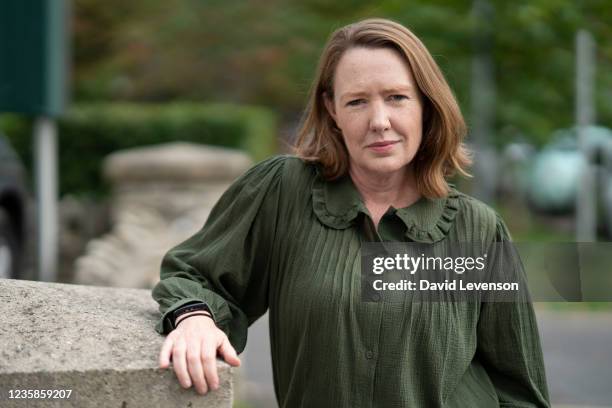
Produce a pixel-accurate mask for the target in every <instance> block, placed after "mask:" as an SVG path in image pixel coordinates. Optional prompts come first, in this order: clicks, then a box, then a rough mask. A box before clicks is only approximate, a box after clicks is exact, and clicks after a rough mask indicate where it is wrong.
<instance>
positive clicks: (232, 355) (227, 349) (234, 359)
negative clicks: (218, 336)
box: [219, 337, 240, 367]
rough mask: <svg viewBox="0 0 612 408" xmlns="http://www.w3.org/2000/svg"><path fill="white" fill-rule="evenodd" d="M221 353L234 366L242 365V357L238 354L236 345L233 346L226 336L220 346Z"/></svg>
mask: <svg viewBox="0 0 612 408" xmlns="http://www.w3.org/2000/svg"><path fill="white" fill-rule="evenodd" d="M219 353H221V355H222V356H223V359H224V360H225V362H226V363H227V364H229V365H231V366H234V367H238V366H239V365H240V359H239V358H238V355H237V354H236V350H234V347H232V345H231V343H230V342H229V340H228V338H227V337H224V339H223V342H222V343H221V346H219Z"/></svg>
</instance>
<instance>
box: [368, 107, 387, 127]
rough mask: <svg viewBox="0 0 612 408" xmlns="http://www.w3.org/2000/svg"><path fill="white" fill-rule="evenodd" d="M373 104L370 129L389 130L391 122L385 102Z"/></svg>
mask: <svg viewBox="0 0 612 408" xmlns="http://www.w3.org/2000/svg"><path fill="white" fill-rule="evenodd" d="M371 106H372V108H371V113H370V115H371V116H370V130H371V131H372V132H376V133H380V132H384V131H387V130H389V129H390V128H391V123H390V121H389V113H388V112H387V109H386V107H385V105H384V103H373V104H372V105H371Z"/></svg>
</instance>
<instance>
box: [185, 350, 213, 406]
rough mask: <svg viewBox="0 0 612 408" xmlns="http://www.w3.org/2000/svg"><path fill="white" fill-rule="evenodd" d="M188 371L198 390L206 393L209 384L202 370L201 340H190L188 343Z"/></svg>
mask: <svg viewBox="0 0 612 408" xmlns="http://www.w3.org/2000/svg"><path fill="white" fill-rule="evenodd" d="M187 371H188V372H189V375H190V376H191V382H192V383H193V385H194V387H195V389H196V391H197V392H198V393H200V394H206V392H207V391H208V385H207V384H206V380H205V378H204V372H203V371H202V358H201V349H200V342H199V341H190V342H189V343H188V344H187Z"/></svg>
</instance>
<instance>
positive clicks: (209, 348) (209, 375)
mask: <svg viewBox="0 0 612 408" xmlns="http://www.w3.org/2000/svg"><path fill="white" fill-rule="evenodd" d="M202 365H203V367H204V375H205V376H206V382H207V383H208V387H209V388H210V389H211V390H216V389H217V388H219V377H218V376H217V348H216V346H215V344H214V343H213V342H207V341H206V340H204V341H203V342H202Z"/></svg>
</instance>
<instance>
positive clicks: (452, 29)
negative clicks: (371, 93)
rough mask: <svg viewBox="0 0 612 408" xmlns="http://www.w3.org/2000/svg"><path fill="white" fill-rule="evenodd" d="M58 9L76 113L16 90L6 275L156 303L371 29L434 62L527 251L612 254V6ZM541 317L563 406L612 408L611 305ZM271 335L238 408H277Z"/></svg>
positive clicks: (472, 187)
mask: <svg viewBox="0 0 612 408" xmlns="http://www.w3.org/2000/svg"><path fill="white" fill-rule="evenodd" d="M43 3H44V2H43ZM58 4H62V7H64V8H63V9H62V13H60V14H61V15H59V17H57V18H58V20H56V21H59V22H61V23H62V24H61V28H62V29H63V33H62V35H60V36H58V37H57V38H56V39H55V40H54V41H57V44H55V45H53V43H51V45H50V46H49V48H48V49H47V58H51V59H53V57H54V56H57V55H55V54H54V53H57V54H61V55H60V56H61V58H59V62H52V63H51V65H49V66H50V67H51V68H48V70H52V69H57V68H52V67H60V68H61V70H60V71H61V72H55V71H54V72H46V71H45V69H46V68H44V69H43V71H45V72H43V74H44V75H47V74H48V76H49V78H55V77H54V75H56V77H57V78H61V79H62V80H64V81H65V86H62V87H61V89H56V90H51V91H49V92H51V93H53V92H56V93H58V94H59V95H60V96H59V99H60V102H57V103H55V105H53V103H51V105H53V106H52V108H49V109H30V108H24V107H23V106H22V105H19V103H17V102H16V101H15V96H14V95H15V94H16V93H15V92H13V94H10V93H4V94H3V93H2V92H0V133H1V134H2V135H1V136H0V154H1V156H0V157H1V159H2V160H1V163H0V188H2V190H0V278H2V277H14V278H22V279H44V280H55V281H59V282H68V283H82V284H93V285H106V286H123V287H152V285H154V284H155V282H156V279H157V275H158V266H157V265H158V264H159V260H160V258H161V255H162V254H163V252H164V251H165V250H167V249H169V248H170V247H171V246H172V245H174V244H175V243H178V242H180V241H181V240H182V239H184V238H186V237H187V236H189V235H190V234H191V233H193V232H195V230H197V229H198V228H199V227H200V226H201V225H202V224H203V222H204V221H205V219H206V216H207V215H208V211H209V210H210V207H211V206H212V204H213V203H214V202H215V200H216V198H217V197H218V196H219V194H220V193H221V192H222V191H223V189H224V188H226V187H227V185H229V183H231V180H232V179H233V178H234V177H236V176H237V175H239V174H240V173H241V172H243V171H244V170H245V169H247V168H248V167H249V166H250V165H251V163H254V162H256V161H259V160H261V159H264V158H266V157H268V156H270V155H273V154H277V153H283V152H288V151H289V146H290V145H291V143H292V141H293V138H294V136H295V133H296V129H297V127H298V124H299V120H300V115H301V113H302V110H303V108H304V103H305V101H306V98H307V95H308V91H309V85H310V82H311V80H312V78H313V76H314V72H315V68H316V64H317V58H318V56H319V54H320V52H321V50H322V47H323V45H324V43H325V40H326V39H327V37H328V36H329V34H330V33H331V32H332V31H333V30H334V29H336V28H338V27H340V26H342V25H344V24H347V23H350V22H353V21H356V20H358V19H362V18H367V17H387V18H391V19H394V20H396V21H398V22H400V23H402V24H404V25H406V26H407V27H409V28H410V29H411V30H413V31H414V32H415V33H416V34H417V35H418V36H419V37H420V38H421V39H422V41H423V42H424V43H425V45H426V46H427V47H428V48H429V50H430V52H431V53H432V55H433V56H434V58H435V59H436V61H437V62H438V64H439V65H440V67H441V68H442V70H443V72H444V74H445V75H446V78H447V80H448V82H449V83H450V85H451V87H452V89H453V90H454V91H455V94H456V97H457V99H458V101H459V103H460V105H461V108H462V111H463V113H464V116H465V118H466V121H467V123H468V125H469V128H470V134H469V137H468V140H467V141H468V143H469V144H470V146H471V148H472V149H473V150H474V151H475V166H474V168H473V174H474V177H473V178H471V179H457V180H454V182H455V183H456V184H457V185H458V187H459V189H461V190H462V191H465V192H467V193H469V194H472V195H474V196H476V197H478V198H480V199H482V200H483V201H486V202H487V203H488V204H490V205H492V206H493V207H494V208H495V209H496V210H497V211H499V212H500V214H501V215H502V216H503V218H504V219H505V221H506V222H507V224H508V226H509V228H510V231H511V232H512V235H513V238H514V240H515V241H522V242H530V241H533V242H536V241H537V242H549V241H550V242H575V241H580V242H594V241H600V242H606V241H610V238H612V173H611V172H612V131H611V130H610V129H609V128H612V103H611V102H612V5H611V4H610V3H609V2H606V1H598V0H583V1H578V2H576V1H559V0H531V1H518V2H506V1H500V0H490V1H485V0H474V1H459V0H448V1H425V0H419V1H409V2H406V1H395V0H385V1H379V2H376V3H375V4H374V3H373V2H367V1H358V0H357V1H341V0H339V1H335V2H328V1H322V0H302V1H299V2H281V1H277V0H261V1H252V2H242V1H234V0H224V1H217V0H208V1H203V0H163V1H161V0H146V1H145V0H131V1H119V0H105V1H100V0H73V1H72V2H61V1H57V2H49V3H48V5H47V6H48V7H50V9H53V8H54V7H57V5H58ZM1 7H2V6H0V12H2V10H1ZM21 12H22V14H23V13H25V14H23V15H24V16H25V17H26V20H24V21H26V24H25V25H23V26H20V27H16V28H15V27H13V29H12V31H11V30H10V29H9V28H7V27H8V26H7V25H6V24H5V25H4V28H3V29H2V30H4V31H0V34H1V35H2V36H3V39H0V43H1V44H4V48H0V67H4V68H0V81H4V83H2V85H3V86H6V85H7V84H8V85H12V86H13V87H14V88H17V90H19V87H20V86H21V85H19V86H17V85H16V82H13V83H10V82H7V81H10V79H11V78H15V77H18V75H16V72H17V73H19V71H20V70H23V71H24V72H25V71H26V70H27V69H30V68H32V66H37V67H39V68H40V66H41V65H40V64H38V65H36V64H37V62H36V60H29V61H25V60H24V61H25V62H24V61H21V62H20V64H22V65H21V66H18V67H17V68H15V66H16V64H13V65H11V64H10V60H9V59H7V58H8V57H9V56H11V55H17V53H18V51H19V47H17V48H16V49H12V48H11V47H10V46H8V45H7V44H15V43H16V44H19V41H21V40H22V38H17V36H19V35H24V36H26V34H24V33H27V32H28V30H29V29H30V28H31V27H28V25H27V21H28V20H27V18H29V17H28V14H27V13H28V12H29V11H28V10H27V9H22V10H21ZM5 16H6V14H5ZM0 18H1V17H0ZM5 21H6V20H5ZM0 26H2V24H0ZM60 31H61V30H60ZM45 38H47V37H45ZM26 40H27V39H26ZM24 41H25V40H24ZM30 64H31V66H30ZM54 64H55V65H54ZM9 66H11V67H12V68H11V69H8V68H7V67H9ZM42 66H43V67H45V65H42ZM51 82H53V81H51ZM27 84H28V86H34V85H32V83H31V82H27ZM56 85H57V84H56ZM0 89H2V88H1V87H0ZM19 93H20V92H17V94H19ZM11 95H12V96H11ZM41 118H47V119H49V120H51V129H53V132H52V134H54V136H53V137H52V138H50V139H49V140H51V141H54V142H52V143H51V144H50V145H45V143H44V142H41V140H42V139H41V138H44V137H45V136H41V132H43V133H44V130H41V129H44V128H45V127H44V126H43V125H41ZM37 134H38V136H36V135H37ZM37 140H38V142H37ZM41 146H51V147H50V149H51V151H52V152H53V155H52V156H54V157H55V158H56V164H55V165H56V166H57V190H56V191H55V192H52V194H51V196H52V197H56V202H55V203H51V204H49V206H50V208H51V207H53V208H56V211H54V213H56V215H57V218H56V221H55V224H56V225H57V229H56V234H55V235H56V237H57V239H56V241H55V243H54V244H53V245H54V248H56V249H55V250H53V249H52V250H51V251H52V252H53V251H56V253H57V261H56V264H57V268H52V270H51V271H50V272H47V273H46V274H45V275H44V276H41V271H40V270H39V268H38V267H37V265H38V260H39V258H40V257H41V256H45V255H44V251H43V252H41V248H40V247H41V245H44V244H39V243H38V242H39V240H38V239H37V237H38V230H39V226H40V225H41V219H42V218H43V217H46V215H44V214H45V212H44V209H41V208H40V207H41V205H39V204H41V203H46V201H41V200H42V198H40V197H42V196H41V191H42V190H44V188H45V185H46V184H45V183H50V184H53V183H54V181H53V180H54V178H53V177H51V178H49V179H44V180H48V181H45V183H41V181H40V180H41V177H44V176H45V172H44V171H41V170H40V168H41V167H43V166H42V165H41V164H40V161H42V160H43V157H45V148H41ZM220 148H223V149H220ZM226 149H232V150H226ZM55 151H56V153H57V154H56V155H55ZM47 153H49V152H47ZM47 157H49V156H47ZM51 165H52V166H53V165H54V164H53V159H51ZM37 166H38V167H37ZM37 168H38V170H37ZM37 172H38V173H37ZM47 176H48V174H47ZM37 180H38V181H37ZM36 197H39V199H37V198H36ZM52 219H53V218H52ZM52 224H53V223H52ZM53 245H52V246H53ZM41 254H42V255H41ZM52 259H53V257H52ZM128 266H129V267H128ZM610 269H612V267H611V268H610ZM609 272H610V273H612V270H610V271H609ZM536 307H537V311H538V318H539V319H540V327H541V330H542V333H541V334H542V340H543V345H544V352H545V359H546V364H547V368H548V375H549V387H550V391H551V394H552V400H553V402H554V403H555V404H556V406H583V407H586V406H612V392H611V390H610V389H609V386H608V385H609V379H610V378H612V350H611V346H610V345H611V344H612V307H611V304H610V303H608V302H603V301H602V302H579V303H551V302H547V303H538V304H537V305H536ZM266 324H267V323H266V317H264V318H262V319H261V320H260V321H258V322H257V323H256V324H255V325H254V326H253V327H252V329H251V334H250V336H251V337H250V342H249V345H248V347H247V351H246V352H245V356H246V357H245V367H244V369H243V370H242V374H241V375H242V377H241V379H240V384H239V394H238V400H237V402H236V405H237V406H240V407H245V408H246V407H260V406H263V407H267V406H274V396H273V388H272V385H271V384H272V383H271V381H272V380H271V369H270V367H269V364H270V362H269V356H268V354H269V343H268V342H267V326H266Z"/></svg>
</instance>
